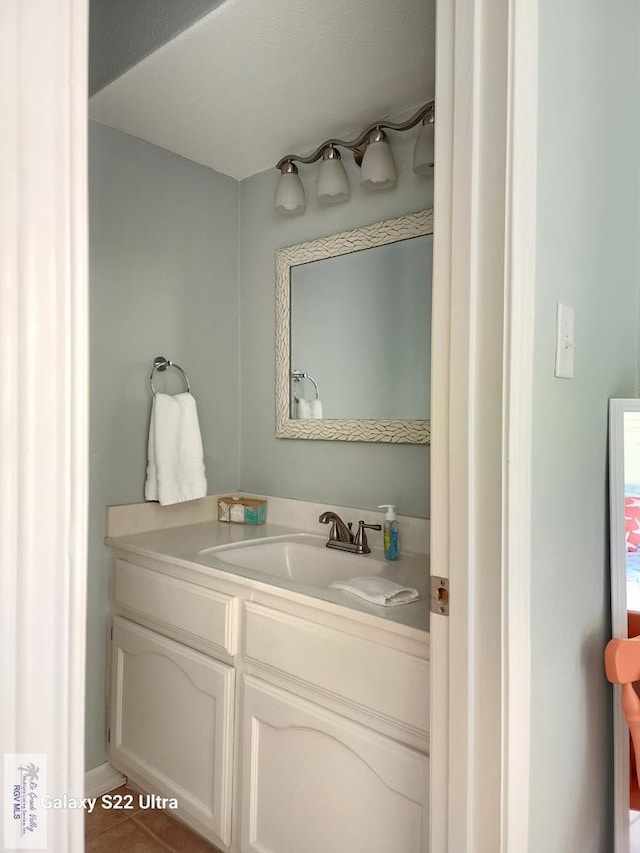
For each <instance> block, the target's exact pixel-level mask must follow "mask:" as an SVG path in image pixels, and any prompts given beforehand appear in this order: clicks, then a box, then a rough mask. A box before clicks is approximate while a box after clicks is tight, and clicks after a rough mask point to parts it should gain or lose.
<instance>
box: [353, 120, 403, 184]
mask: <svg viewBox="0 0 640 853" xmlns="http://www.w3.org/2000/svg"><path fill="white" fill-rule="evenodd" d="M370 140H371V141H370V142H369V144H368V145H367V149H366V151H365V152H364V157H363V158H362V170H361V173H360V186H362V187H364V188H365V189H367V190H386V189H390V188H391V187H394V186H395V184H396V164H395V162H394V159H393V154H392V153H391V147H390V146H389V143H388V142H387V140H386V137H385V135H384V133H382V131H373V132H372V134H371V137H370Z"/></svg>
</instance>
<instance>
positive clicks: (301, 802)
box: [242, 676, 429, 853]
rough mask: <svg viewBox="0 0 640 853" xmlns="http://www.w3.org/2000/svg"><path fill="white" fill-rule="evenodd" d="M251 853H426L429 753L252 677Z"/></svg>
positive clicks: (246, 748) (248, 760) (246, 746)
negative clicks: (360, 852)
mask: <svg viewBox="0 0 640 853" xmlns="http://www.w3.org/2000/svg"><path fill="white" fill-rule="evenodd" d="M243 720H244V722H243V726H244V729H243V767H242V772H243V779H242V851H243V853H267V851H268V853H300V851H304V853H327V851H328V850H330V851H331V853H355V851H363V853H364V851H366V853H389V851H393V853H426V851H427V848H428V810H429V769H428V764H429V762H428V759H427V757H426V755H423V754H422V753H419V752H416V751H415V750H413V749H410V748H409V747H406V746H403V745H402V744H400V743H398V742H396V741H394V740H391V739H390V738H388V737H385V736H383V735H381V734H379V733H377V732H374V731H372V730H370V729H368V728H366V727H365V726H361V725H359V724H357V723H354V722H352V721H350V720H347V719H344V718H342V717H340V716H338V715H337V714H334V713H332V712H330V711H327V710H325V709H323V708H321V707H319V706H316V705H314V704H313V703H311V702H307V701H305V700H303V699H300V698H298V697H296V696H293V695H292V694H289V693H287V692H285V691H283V690H279V689H277V688H275V687H272V686H271V685H269V684H266V683H264V682H262V681H260V680H258V679H255V678H252V677H250V676H247V677H246V678H245V682H244V704H243Z"/></svg>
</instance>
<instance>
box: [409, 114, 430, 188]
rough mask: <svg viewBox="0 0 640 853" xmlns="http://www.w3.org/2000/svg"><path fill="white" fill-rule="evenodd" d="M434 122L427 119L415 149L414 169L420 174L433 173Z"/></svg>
mask: <svg viewBox="0 0 640 853" xmlns="http://www.w3.org/2000/svg"><path fill="white" fill-rule="evenodd" d="M433 137H434V123H433V122H432V121H429V120H428V119H425V121H424V124H423V125H422V127H421V128H420V133H419V134H418V138H417V139H416V147H415V148H414V150H413V171H414V172H416V174H418V175H432V174H433Z"/></svg>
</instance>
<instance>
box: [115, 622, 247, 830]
mask: <svg viewBox="0 0 640 853" xmlns="http://www.w3.org/2000/svg"><path fill="white" fill-rule="evenodd" d="M111 679H112V680H111V712H110V725H111V738H110V740H111V743H110V760H111V763H112V764H113V765H114V766H115V767H117V768H118V769H119V770H121V771H122V772H124V773H132V774H134V775H135V776H138V777H139V778H140V779H142V780H145V781H147V782H148V783H149V784H150V786H151V787H152V789H153V790H154V791H158V792H160V793H161V794H162V795H163V796H167V797H175V798H176V799H177V800H178V805H179V808H180V809H181V810H182V811H183V813H184V816H185V817H187V816H189V815H190V816H192V817H193V818H195V819H196V820H197V821H198V822H199V823H200V824H202V826H204V827H205V828H207V829H209V830H211V831H212V832H213V833H214V834H215V835H216V836H217V837H218V838H219V839H221V840H222V841H223V842H224V843H226V844H228V843H229V841H230V831H231V761H232V734H233V728H232V726H233V688H234V671H233V669H232V668H231V667H229V666H225V665H224V664H221V663H219V662H218V661H215V660H213V659H211V658H208V657H207V656H206V655H203V654H200V653H199V652H196V651H193V650H192V649H189V648H187V647H186V646H183V645H181V644H180V643H176V642H174V641H173V640H168V639H167V638H166V637H162V636H160V635H159V634H156V633H154V632H153V631H148V630H147V629H146V628H141V627H140V626H139V625H134V624H133V623H131V622H127V621H126V620H124V619H120V618H117V617H116V618H115V619H114V626H113V646H112V676H111Z"/></svg>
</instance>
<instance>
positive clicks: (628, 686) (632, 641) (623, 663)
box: [604, 637, 640, 811]
mask: <svg viewBox="0 0 640 853" xmlns="http://www.w3.org/2000/svg"><path fill="white" fill-rule="evenodd" d="M604 668H605V672H606V674H607V678H608V679H609V681H610V682H611V683H612V684H620V685H622V709H623V711H624V716H625V719H626V721H627V725H628V726H629V732H630V733H631V749H630V754H629V759H630V760H629V764H630V771H631V772H630V780H629V782H630V788H629V806H630V808H631V809H633V810H635V811H637V810H640V787H639V785H638V770H637V765H636V755H640V696H638V694H637V692H636V689H635V687H634V682H637V681H640V637H630V638H629V639H628V640H620V639H614V640H610V641H609V642H608V643H607V647H606V649H605V651H604Z"/></svg>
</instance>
